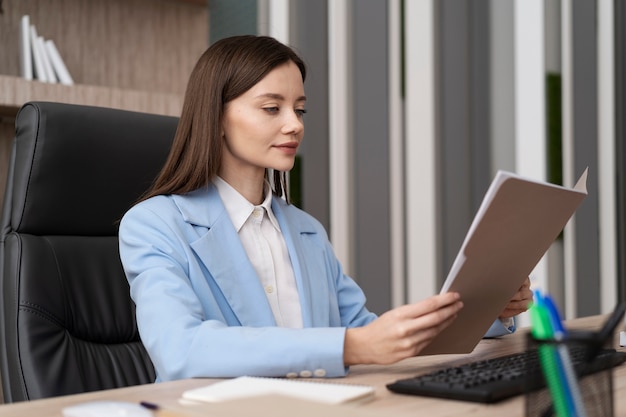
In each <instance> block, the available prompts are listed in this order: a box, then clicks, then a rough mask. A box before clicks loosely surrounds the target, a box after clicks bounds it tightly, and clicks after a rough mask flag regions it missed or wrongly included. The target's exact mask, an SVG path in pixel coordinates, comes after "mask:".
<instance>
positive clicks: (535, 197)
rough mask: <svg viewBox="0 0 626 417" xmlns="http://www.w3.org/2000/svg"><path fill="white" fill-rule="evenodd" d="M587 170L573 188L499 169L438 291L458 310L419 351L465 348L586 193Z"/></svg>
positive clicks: (494, 316)
mask: <svg viewBox="0 0 626 417" xmlns="http://www.w3.org/2000/svg"><path fill="white" fill-rule="evenodd" d="M586 183H587V169H585V172H584V173H583V174H582V175H581V177H580V179H579V180H578V183H577V184H576V186H575V187H574V188H566V187H562V186H558V185H554V184H549V183H546V182H540V181H535V180H530V179H526V178H522V177H520V176H518V175H516V174H512V173H509V172H505V171H499V172H498V173H497V175H496V176H495V178H494V180H493V181H492V183H491V185H490V187H489V189H488V190H487V193H486V194H485V197H484V199H483V201H482V203H481V206H480V208H479V209H478V212H477V213H476V216H475V217H474V221H473V222H472V225H471V226H470V229H469V232H468V233H467V236H466V237H465V241H464V242H463V245H462V246H461V250H460V251H459V253H458V255H457V258H456V260H455V261H454V264H453V265H452V268H451V270H450V273H449V274H448V277H447V279H446V281H445V283H444V285H443V287H442V289H441V292H442V293H444V292H448V291H454V292H458V293H459V294H460V295H461V300H462V301H463V309H461V311H460V312H459V314H458V316H457V318H456V319H455V320H454V322H453V323H452V324H451V325H450V326H448V327H447V328H445V329H444V330H443V331H442V332H441V333H439V334H438V335H437V336H436V337H435V338H434V339H433V340H432V342H431V343H430V344H429V345H428V346H426V348H424V349H423V350H422V351H421V352H420V355H432V354H441V353H469V352H471V351H472V350H473V349H474V348H475V347H476V345H477V344H478V342H480V340H481V339H482V337H483V336H484V335H485V333H486V332H487V330H489V327H490V326H491V324H492V323H493V322H494V321H495V320H496V319H497V318H498V316H499V315H500V313H501V312H502V311H503V310H504V307H505V306H506V305H507V304H508V302H509V300H510V299H511V298H512V297H513V295H515V293H516V292H517V290H518V289H519V288H520V286H521V285H522V284H523V282H524V280H525V279H526V278H527V277H528V276H529V275H530V273H531V272H532V270H533V269H534V267H535V266H536V265H537V263H538V262H539V260H540V259H541V257H542V256H543V255H544V254H545V252H546V251H547V250H548V248H549V247H550V245H551V244H552V243H553V242H554V241H555V240H556V238H557V237H558V236H559V234H560V233H561V231H562V230H563V228H564V227H565V225H566V224H567V222H568V221H569V219H570V218H571V217H572V215H573V214H574V212H575V211H576V209H577V208H578V206H579V205H580V204H581V202H582V201H583V200H584V199H585V197H586V196H587V185H586Z"/></svg>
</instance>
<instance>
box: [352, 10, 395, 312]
mask: <svg viewBox="0 0 626 417" xmlns="http://www.w3.org/2000/svg"><path fill="white" fill-rule="evenodd" d="M352 4H353V10H354V13H353V21H352V30H353V32H352V36H353V42H352V45H353V55H352V58H353V60H354V61H353V65H354V69H355V71H352V73H351V77H350V82H351V83H352V88H353V94H352V100H353V101H352V108H353V117H354V139H355V140H354V143H353V150H354V192H355V198H354V211H353V213H352V214H353V218H354V226H355V227H354V236H355V240H354V246H355V248H356V254H357V256H356V258H355V260H356V275H357V276H358V280H359V285H360V286H361V288H363V291H365V294H366V295H367V297H368V306H369V308H370V309H371V310H372V311H373V312H375V313H379V314H381V313H384V312H385V311H387V310H388V309H389V308H390V307H391V285H390V281H389V276H390V274H391V272H390V271H391V267H390V249H389V248H390V243H389V239H390V216H389V199H390V196H389V141H388V136H389V120H388V112H387V111H386V110H385V109H387V108H388V91H389V90H388V81H389V76H388V60H389V56H388V51H389V47H388V40H387V38H388V29H387V21H388V18H387V13H388V7H387V3H386V2H381V1H380V0H358V1H354V2H353V3H352ZM381 277H386V279H385V280H384V281H381Z"/></svg>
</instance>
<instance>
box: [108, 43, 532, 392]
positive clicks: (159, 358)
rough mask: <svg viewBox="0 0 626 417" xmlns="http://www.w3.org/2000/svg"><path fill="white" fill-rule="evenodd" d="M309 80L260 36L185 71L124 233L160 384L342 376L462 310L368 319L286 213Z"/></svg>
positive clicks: (446, 301) (310, 237)
mask: <svg viewBox="0 0 626 417" xmlns="http://www.w3.org/2000/svg"><path fill="white" fill-rule="evenodd" d="M305 76H306V69H305V65H304V63H303V62H302V60H301V59H300V57H298V55H297V54H296V53H294V51H293V50H292V49H290V48H289V47H287V46H285V45H283V44H281V43H280V42H278V41H276V40H274V39H272V38H269V37H256V36H238V37H232V38H228V39H224V40H221V41H218V42H216V43H215V44H214V45H213V46H211V47H210V48H209V49H208V50H207V51H206V52H205V53H204V54H203V55H202V56H201V58H200V59H199V61H198V63H197V64H196V67H195V68H194V70H193V72H192V74H191V77H190V80H189V85H188V87H187V92H186V96H185V101H184V105H183V110H182V114H181V118H180V122H179V126H178V130H177V132H176V136H175V138H174V142H173V145H172V149H171V152H170V154H169V157H168V159H167V161H166V163H165V166H164V167H163V169H162V171H161V173H160V174H159V176H158V178H157V179H156V181H155V183H154V185H153V187H152V188H151V189H150V190H149V192H148V193H147V194H146V195H145V196H144V198H143V199H142V201H141V202H140V203H138V204H137V205H136V206H135V207H133V208H132V209H131V210H129V211H128V213H126V215H125V216H124V218H123V219H122V222H121V225H120V253H121V258H122V262H123V265H124V269H125V272H126V274H127V277H128V280H129V282H130V286H131V295H132V297H133V299H134V301H135V303H136V305H137V322H138V326H139V331H140V334H141V338H142V341H143V343H144V345H145V346H146V349H147V350H148V353H149V354H150V357H151V359H152V361H153V363H154V365H155V369H156V372H157V380H158V381H163V380H171V379H179V378H188V377H196V376H200V377H234V376H240V375H259V376H304V377H308V376H319V377H321V376H327V377H337V376H343V375H345V374H346V372H347V370H348V367H349V366H350V365H354V364H365V363H379V364H389V363H394V362H397V361H399V360H401V359H404V358H407V357H410V356H414V355H416V354H418V353H419V351H420V350H421V349H422V348H423V347H424V346H426V345H427V344H428V342H429V341H430V340H431V339H432V338H433V337H434V336H435V335H436V334H438V333H439V332H440V331H441V330H442V329H443V328H445V327H446V326H447V325H449V324H450V323H451V322H452V320H454V318H455V316H456V314H457V313H458V311H459V310H460V309H461V308H462V302H461V300H460V299H459V295H458V294H456V293H448V294H443V295H436V296H433V297H430V298H428V299H426V300H424V301H422V302H420V303H416V304H411V305H406V306H402V307H399V308H396V309H394V310H391V311H389V312H387V313H386V314H383V315H381V316H380V317H377V316H376V315H375V314H373V313H371V312H369V311H368V310H367V308H366V307H365V296H364V294H363V292H362V291H361V289H360V288H359V287H358V286H357V284H356V283H355V282H354V281H353V280H352V279H351V278H350V277H348V276H346V275H345V274H344V273H343V272H342V269H341V265H340V264H339V262H338V261H337V259H336V257H335V255H334V253H333V249H332V247H331V244H330V243H329V241H328V238H327V235H326V232H325V230H324V229H323V227H322V226H321V224H320V223H319V222H317V221H316V220H315V219H314V218H313V217H311V216H310V215H308V214H306V213H305V212H303V211H301V210H299V209H298V208H296V207H295V206H292V205H290V204H288V202H287V196H286V190H285V173H286V172H287V171H289V170H290V169H291V168H292V167H293V164H294V159H295V156H296V151H297V148H298V145H299V144H300V142H301V141H302V138H303V136H304V124H303V115H304V113H305V112H306V110H305V102H306V97H305V94H304V79H305ZM270 172H273V175H272V176H270V175H269V173H270ZM270 177H271V178H270ZM529 294H530V291H529V290H528V289H527V288H522V289H521V290H520V292H519V293H518V294H516V296H515V297H514V300H512V301H511V303H510V304H509V306H508V307H507V308H508V309H507V310H506V311H505V312H503V316H502V317H503V318H510V317H513V316H514V315H515V314H518V313H519V312H521V311H524V310H525V309H526V304H527V302H528V300H529V298H530V295H529ZM500 326H501V327H502V325H500ZM504 331H506V330H504Z"/></svg>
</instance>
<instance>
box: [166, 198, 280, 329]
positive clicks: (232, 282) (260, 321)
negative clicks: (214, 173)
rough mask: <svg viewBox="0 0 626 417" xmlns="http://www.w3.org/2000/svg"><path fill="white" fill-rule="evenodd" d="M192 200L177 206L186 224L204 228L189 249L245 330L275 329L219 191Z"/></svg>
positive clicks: (179, 200) (258, 284)
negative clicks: (249, 327) (213, 281)
mask: <svg viewBox="0 0 626 417" xmlns="http://www.w3.org/2000/svg"><path fill="white" fill-rule="evenodd" d="M198 194H200V195H198ZM189 196H190V197H187V196H179V198H178V200H177V204H178V205H179V208H180V209H181V212H182V213H183V216H184V217H185V220H186V221H187V222H189V223H191V224H194V225H196V226H201V231H200V232H199V234H200V237H199V239H197V240H196V241H193V242H190V246H191V248H192V249H193V251H194V252H195V253H196V255H197V256H198V258H199V259H200V260H201V262H202V263H203V264H204V266H205V267H206V268H207V270H208V271H209V274H210V276H209V277H207V279H213V280H215V282H216V283H217V285H218V286H219V287H220V290H221V291H222V294H223V295H224V297H225V298H226V301H227V302H228V304H229V306H230V308H231V309H232V311H233V313H234V314H235V315H236V316H237V319H238V320H239V322H240V323H241V325H242V326H251V327H262V326H275V325H276V321H275V320H274V316H273V314H272V310H271V308H270V306H269V303H268V301H267V298H266V296H265V292H264V291H263V287H262V285H261V282H260V280H259V278H258V276H257V274H256V271H255V270H254V267H253V266H252V264H251V262H250V261H249V259H248V256H247V254H246V251H245V249H244V248H243V245H242V244H241V240H240V239H239V235H238V234H237V232H236V231H235V228H234V226H233V224H232V222H231V220H230V217H228V213H227V212H226V209H225V208H224V205H223V203H222V200H221V199H220V197H219V194H218V193H217V190H216V189H215V187H213V186H210V187H209V188H208V189H207V190H204V191H203V192H201V193H198V192H197V191H196V192H194V193H191V194H190V195H189ZM250 300H254V302H251V301H250Z"/></svg>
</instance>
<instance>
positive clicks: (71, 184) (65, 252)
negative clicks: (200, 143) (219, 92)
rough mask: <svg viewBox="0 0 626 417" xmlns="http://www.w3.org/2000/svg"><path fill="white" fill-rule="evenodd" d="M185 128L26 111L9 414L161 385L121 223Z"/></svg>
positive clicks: (10, 291) (8, 306)
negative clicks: (39, 402) (138, 313)
mask: <svg viewBox="0 0 626 417" xmlns="http://www.w3.org/2000/svg"><path fill="white" fill-rule="evenodd" d="M177 123H178V119H177V118H175V117H168V116H160V115H153V114H144V113H137V112H130V111H123V110H115V109H109V108H99V107H91V106H80V105H69V104H60V103H45V102H32V103H27V104H25V105H24V106H23V107H22V108H21V109H20V111H19V113H18V115H17V119H16V137H15V141H14V142H13V149H12V154H11V160H10V164H9V174H8V180H7V187H6V192H5V197H4V199H5V200H4V207H3V212H2V224H1V227H2V229H1V231H0V280H1V287H0V293H1V299H0V303H1V306H0V375H1V377H2V386H3V393H4V400H5V402H15V401H23V400H32V399H37V398H44V397H51V396H57V395H66V394H73V393H78V392H87V391H94V390H101V389H109V388H117V387H121V386H129V385H136V384H142V383H149V382H153V381H154V378H155V373H154V368H153V366H152V363H151V361H150V359H149V357H148V355H147V353H146V351H145V349H144V347H143V345H142V344H141V341H140V339H139V335H138V332H137V325H136V321H135V307H134V304H133V302H132V301H131V299H130V296H129V288H128V283H127V281H126V278H125V276H124V272H123V270H122V265H121V262H120V258H119V252H118V237H117V231H118V230H117V229H118V224H117V223H118V221H119V219H121V217H122V215H123V214H124V212H125V211H126V210H127V209H128V208H130V207H131V205H132V204H133V202H134V201H136V200H137V198H138V197H139V196H140V195H141V194H142V193H143V192H144V191H145V190H147V188H148V187H149V186H150V184H151V182H152V180H153V179H154V178H155V176H156V174H157V173H158V171H159V169H160V168H161V166H162V165H163V163H164V161H165V158H166V156H167V153H168V151H169V148H170V146H171V142H172V139H173V136H174V132H175V129H176V126H177Z"/></svg>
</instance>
